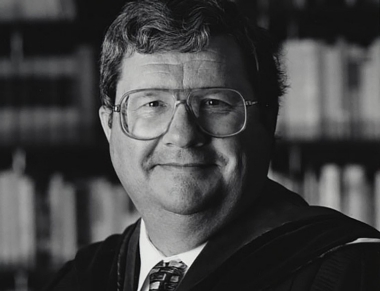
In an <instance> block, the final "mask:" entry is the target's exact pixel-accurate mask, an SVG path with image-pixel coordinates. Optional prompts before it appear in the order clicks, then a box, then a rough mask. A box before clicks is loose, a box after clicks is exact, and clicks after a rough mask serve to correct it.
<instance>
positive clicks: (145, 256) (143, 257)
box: [137, 219, 206, 290]
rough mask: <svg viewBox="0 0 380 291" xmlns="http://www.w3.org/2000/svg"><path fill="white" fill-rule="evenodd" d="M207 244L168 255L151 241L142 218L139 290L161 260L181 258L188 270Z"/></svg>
mask: <svg viewBox="0 0 380 291" xmlns="http://www.w3.org/2000/svg"><path fill="white" fill-rule="evenodd" d="M205 246H206V243H204V244H202V245H200V246H198V247H196V248H194V249H192V250H189V251H187V252H184V253H180V254H177V255H174V256H170V257H166V256H165V255H164V254H163V253H161V252H160V251H159V250H158V249H157V248H156V247H155V246H154V245H153V244H152V242H151V241H150V239H149V236H148V232H147V229H146V226H145V222H144V220H143V219H141V227H140V238H139V248H140V249H139V250H140V262H141V266H140V276H139V287H138V289H137V290H140V289H141V286H142V285H143V283H144V281H145V279H146V277H147V276H148V274H149V272H150V270H151V269H152V268H153V267H154V266H155V265H156V264H157V263H158V262H160V261H161V260H163V261H170V260H174V259H180V260H181V261H182V262H184V263H185V264H186V266H187V270H188V269H189V268H190V266H191V265H192V264H193V262H194V261H195V259H196V258H197V257H198V255H199V254H200V252H201V251H202V250H203V248H204V247H205Z"/></svg>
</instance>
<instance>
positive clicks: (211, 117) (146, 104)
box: [112, 88, 258, 140]
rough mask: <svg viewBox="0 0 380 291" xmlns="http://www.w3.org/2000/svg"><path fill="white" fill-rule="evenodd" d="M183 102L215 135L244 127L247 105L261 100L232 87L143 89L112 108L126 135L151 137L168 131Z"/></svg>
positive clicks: (202, 126)
mask: <svg viewBox="0 0 380 291" xmlns="http://www.w3.org/2000/svg"><path fill="white" fill-rule="evenodd" d="M186 95H187V96H186ZM180 104H184V105H185V106H186V109H187V110H188V112H190V113H191V115H192V116H193V118H194V121H195V122H196V124H197V125H198V126H199V128H200V129H201V130H202V131H203V132H205V133H206V134H208V135H210V136H213V137H229V136H233V135H236V134H238V133H240V132H241V131H243V130H244V128H245V125H246V122H247V108H246V107H248V106H252V105H256V104H258V101H250V100H245V99H244V97H243V96H242V95H241V94H240V93H239V92H238V91H236V90H233V89H228V88H205V89H193V90H182V89H173V90H172V89H140V90H132V91H129V92H127V93H125V94H124V95H123V97H122V100H121V102H120V104H118V105H114V106H113V108H112V110H113V112H119V113H120V123H121V127H122V129H123V131H124V133H125V134H126V135H128V136H130V137H131V138H134V139H139V140H151V139H155V138H158V137H160V136H161V135H163V134H164V133H166V132H167V131H168V129H169V127H170V124H171V122H172V120H173V117H174V114H175V111H176V108H177V107H178V106H179V105H180Z"/></svg>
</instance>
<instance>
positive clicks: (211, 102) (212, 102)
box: [205, 99, 221, 106]
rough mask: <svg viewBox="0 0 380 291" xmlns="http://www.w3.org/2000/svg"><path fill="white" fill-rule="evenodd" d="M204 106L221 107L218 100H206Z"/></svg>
mask: <svg viewBox="0 0 380 291" xmlns="http://www.w3.org/2000/svg"><path fill="white" fill-rule="evenodd" d="M205 103H206V105H214V106H215V105H221V102H220V101H219V100H216V99H210V100H206V102H205Z"/></svg>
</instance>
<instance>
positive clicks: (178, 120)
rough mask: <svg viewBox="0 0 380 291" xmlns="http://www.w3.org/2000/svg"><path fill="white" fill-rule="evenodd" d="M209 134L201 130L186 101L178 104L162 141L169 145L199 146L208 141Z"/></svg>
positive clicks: (182, 146) (181, 146)
mask: <svg viewBox="0 0 380 291" xmlns="http://www.w3.org/2000/svg"><path fill="white" fill-rule="evenodd" d="M207 138H208V136H207V135H206V134H205V133H204V132H202V131H201V129H200V128H199V127H198V125H197V123H196V122H195V118H194V117H193V116H192V113H191V112H190V110H189V109H188V108H187V105H186V104H185V103H181V104H178V105H177V107H176V110H175V112H174V116H173V119H172V121H171V123H170V125H169V128H168V131H167V132H166V133H165V134H164V135H163V137H162V141H163V142H164V143H165V144H166V145H169V146H177V147H180V148H190V147H199V146H202V145H204V144H205V143H206V141H207Z"/></svg>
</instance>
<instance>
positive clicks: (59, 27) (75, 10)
mask: <svg viewBox="0 0 380 291" xmlns="http://www.w3.org/2000/svg"><path fill="white" fill-rule="evenodd" d="M28 1H29V0H5V1H2V2H0V37H1V39H2V40H4V41H2V42H1V43H0V137H1V138H0V201H6V202H4V203H0V216H1V217H2V216H4V217H6V221H12V224H5V223H1V221H5V220H3V219H1V220H0V262H1V264H0V290H1V291H2V290H9V291H10V290H39V288H40V287H41V286H42V285H43V284H44V283H46V277H48V276H49V275H50V274H52V273H54V272H55V271H56V269H57V268H59V266H60V265H61V264H62V263H63V262H64V261H66V260H68V259H69V258H71V257H72V256H73V254H74V253H75V251H76V249H77V248H78V247H80V246H83V245H85V244H87V243H90V242H92V241H95V240H99V239H102V238H104V237H105V236H107V235H108V234H110V233H112V232H119V231H121V229H122V228H123V226H124V225H127V224H128V223H129V222H132V221H133V220H135V219H137V217H138V214H137V213H136V210H135V209H134V206H133V205H132V203H131V202H130V201H129V200H128V199H127V196H126V195H125V193H124V190H123V189H122V188H121V186H120V184H119V183H118V181H117V177H116V175H115V173H114V171H113V168H112V165H111V162H110V159H109V154H108V149H107V144H106V141H105V139H104V137H103V134H102V132H101V128H100V126H99V124H98V121H97V107H98V106H99V102H97V99H98V93H97V88H96V87H97V77H98V76H97V57H98V55H99V48H100V43H101V40H102V36H103V34H104V31H105V27H106V26H107V25H108V24H109V23H110V22H111V21H112V19H113V18H114V16H115V15H116V13H117V12H118V11H119V9H120V7H121V6H122V5H123V3H124V1H122V0H115V1H112V3H109V2H107V1H105V0H101V1H97V2H96V3H95V2H93V1H90V0H81V1H76V0H71V1H70V0H55V1H51V0H36V1H33V3H37V4H35V5H37V6H38V5H40V6H39V8H37V6H36V7H32V8H33V9H31V8H28V6H27V5H29V4H28V3H29V2H30V1H29V2H28ZM27 2H28V3H27ZM48 2H49V5H52V6H51V8H50V12H46V10H44V9H42V8H41V7H49V5H47V3H48ZM53 2H54V3H53ZM236 2H238V4H239V5H241V8H242V10H243V11H244V12H245V13H247V14H248V15H250V16H254V17H256V18H257V20H258V22H259V23H260V24H261V25H262V26H264V27H267V28H269V30H270V31H271V32H272V34H274V35H275V36H276V38H277V40H279V41H281V42H282V44H283V47H284V51H285V52H287V53H288V55H287V59H286V66H287V67H288V69H289V73H291V74H292V75H290V76H289V78H290V79H289V83H290V85H291V86H292V88H291V89H290V90H289V92H288V95H287V96H285V97H284V99H283V102H282V105H281V113H280V116H279V125H278V132H277V135H278V142H277V146H276V150H275V158H274V160H273V163H272V169H271V175H272V176H273V177H274V178H275V179H276V180H279V181H281V182H283V183H284V184H285V185H286V186H288V187H289V188H291V189H294V190H296V191H299V192H300V193H302V195H303V196H304V197H305V198H306V199H307V200H308V201H309V202H310V203H312V204H322V205H328V206H331V207H334V208H337V209H340V210H342V211H343V212H346V213H348V214H350V215H353V216H358V218H360V219H363V220H365V221H367V222H369V223H370V224H372V225H374V226H376V227H378V228H380V212H379V211H375V210H378V209H380V194H379V193H380V174H379V171H380V132H379V128H380V120H379V118H380V114H378V111H379V110H380V104H379V102H380V93H379V90H380V89H379V86H380V85H379V84H380V82H379V81H378V79H379V76H380V72H379V70H380V60H379V56H380V53H379V43H380V41H379V37H380V33H379V26H378V20H379V3H378V1H376V0H363V1H359V0H357V1H355V0H318V1H315V0H283V1H277V0H270V1H267V0H255V1H252V0H236ZM51 3H53V4H51ZM2 5H3V6H2ZM54 5H56V6H54ZM4 7H5V8H6V9H4ZM57 7H61V8H62V7H65V8H62V9H61V8H60V9H57ZM7 9H8V10H7ZM48 10H49V9H48ZM62 11H63V13H62ZM337 15H339V17H338V16H337ZM301 54H302V55H303V57H300V55H301ZM306 81H307V83H306ZM306 84H307V86H306ZM332 96H334V98H333V97H332ZM300 108H302V110H300ZM299 124H302V126H299ZM350 182H355V183H350ZM15 187H16V188H19V189H20V190H19V191H17V194H14V195H10V193H11V191H10V190H9V189H10V188H14V189H15ZM348 187H349V188H350V189H351V190H349V189H348ZM12 193H16V192H15V191H13V192H12ZM104 193H107V194H104ZM331 193H333V194H331ZM334 193H339V195H336V194H334ZM344 193H349V195H346V194H344ZM358 193H365V195H366V197H367V198H365V199H362V198H361V196H360V195H359V196H358V195H357V194H358ZM100 194H102V195H100ZM362 196H363V195H362ZM368 197H369V198H368ZM358 198H359V199H358ZM20 201H24V202H22V203H20ZM355 201H356V202H355ZM352 202H355V203H352ZM369 202H370V203H369ZM353 204H355V205H361V207H360V208H353V207H351V206H352V205H353ZM18 205H23V206H22V207H24V208H23V209H22V212H23V213H26V215H15V213H20V212H21V208H18ZM57 205H58V206H57ZM61 205H62V207H60V206H61ZM8 206H9V207H8ZM20 207H21V206H20ZM4 209H5V210H4ZM358 209H359V210H360V209H367V210H368V211H367V212H368V213H369V216H367V217H365V216H361V215H362V213H363V211H361V212H358ZM67 213H71V215H67ZM94 213H97V214H99V215H97V216H96V217H95V214H94ZM116 217H119V219H116ZM28 223H29V224H30V225H29V227H28V230H29V231H26V230H25V229H26V226H27V225H28ZM4 229H5V230H4ZM7 229H8V230H7ZM9 229H17V230H18V231H13V233H12V235H10V237H8V238H7V239H4V238H3V237H4V236H2V235H1V233H2V232H5V231H9ZM30 230H33V231H30ZM62 237H65V238H67V239H65V240H62ZM21 238H22V239H21ZM14 241H19V242H18V243H19V244H20V247H17V248H16V247H15V246H16V244H14V243H12V242H14ZM12 247H13V248H12ZM9 250H10V251H9ZM61 250H62V251H61ZM63 250H64V251H63ZM15 258H16V259H15Z"/></svg>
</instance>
